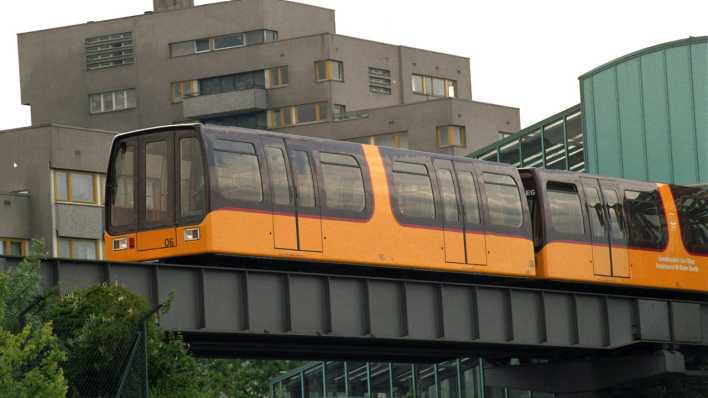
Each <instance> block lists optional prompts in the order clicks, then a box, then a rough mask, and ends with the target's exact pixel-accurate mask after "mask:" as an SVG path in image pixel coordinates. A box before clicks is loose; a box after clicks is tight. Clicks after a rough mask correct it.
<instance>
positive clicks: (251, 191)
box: [214, 150, 263, 202]
mask: <svg viewBox="0 0 708 398" xmlns="http://www.w3.org/2000/svg"><path fill="white" fill-rule="evenodd" d="M214 160H215V163H216V185H217V187H218V191H219V193H220V194H221V195H222V196H223V197H224V198H227V199H233V200H242V201H246V202H261V201H263V188H262V185H261V169H260V167H259V165H258V157H256V156H255V155H251V154H245V153H234V152H225V151H218V150H217V151H214Z"/></svg>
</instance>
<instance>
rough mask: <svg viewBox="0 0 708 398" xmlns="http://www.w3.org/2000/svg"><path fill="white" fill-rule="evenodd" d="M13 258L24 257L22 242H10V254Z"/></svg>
mask: <svg viewBox="0 0 708 398" xmlns="http://www.w3.org/2000/svg"><path fill="white" fill-rule="evenodd" d="M9 254H10V255H11V256H15V257H20V256H22V242H10V253H9Z"/></svg>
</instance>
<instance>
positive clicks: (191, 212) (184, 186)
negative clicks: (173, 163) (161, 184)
mask: <svg viewBox="0 0 708 398" xmlns="http://www.w3.org/2000/svg"><path fill="white" fill-rule="evenodd" d="M179 152H180V155H179V159H180V161H179V164H180V166H179V175H180V177H179V178H180V184H179V186H180V188H179V190H180V193H179V194H180V202H179V203H180V216H181V217H183V218H190V217H200V216H201V215H202V214H204V189H205V187H204V166H203V163H202V149H201V146H200V145H199V140H197V139H196V138H194V137H188V138H182V139H180V140H179Z"/></svg>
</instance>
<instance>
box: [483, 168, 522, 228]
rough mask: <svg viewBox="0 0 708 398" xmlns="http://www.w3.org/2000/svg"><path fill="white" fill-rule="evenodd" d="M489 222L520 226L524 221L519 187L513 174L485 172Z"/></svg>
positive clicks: (504, 225) (501, 225)
mask: <svg viewBox="0 0 708 398" xmlns="http://www.w3.org/2000/svg"><path fill="white" fill-rule="evenodd" d="M484 189H485V191H486V193H487V211H489V224H490V225H496V226H500V227H511V228H518V227H520V226H521V224H522V222H523V214H522V211H521V208H522V207H521V198H520V197H519V187H518V186H517V185H516V181H514V179H513V178H511V176H507V175H502V174H492V173H484Z"/></svg>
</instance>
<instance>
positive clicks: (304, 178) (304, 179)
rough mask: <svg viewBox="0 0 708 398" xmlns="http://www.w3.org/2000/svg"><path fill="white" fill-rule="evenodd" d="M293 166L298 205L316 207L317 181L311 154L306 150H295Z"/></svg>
mask: <svg viewBox="0 0 708 398" xmlns="http://www.w3.org/2000/svg"><path fill="white" fill-rule="evenodd" d="M292 166H293V175H294V176H295V189H296V196H295V197H296V198H297V205H298V207H299V208H313V207H315V206H316V203H315V183H314V180H313V179H312V165H311V164H310V155H309V154H308V153H307V152H304V151H293V157H292Z"/></svg>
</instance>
